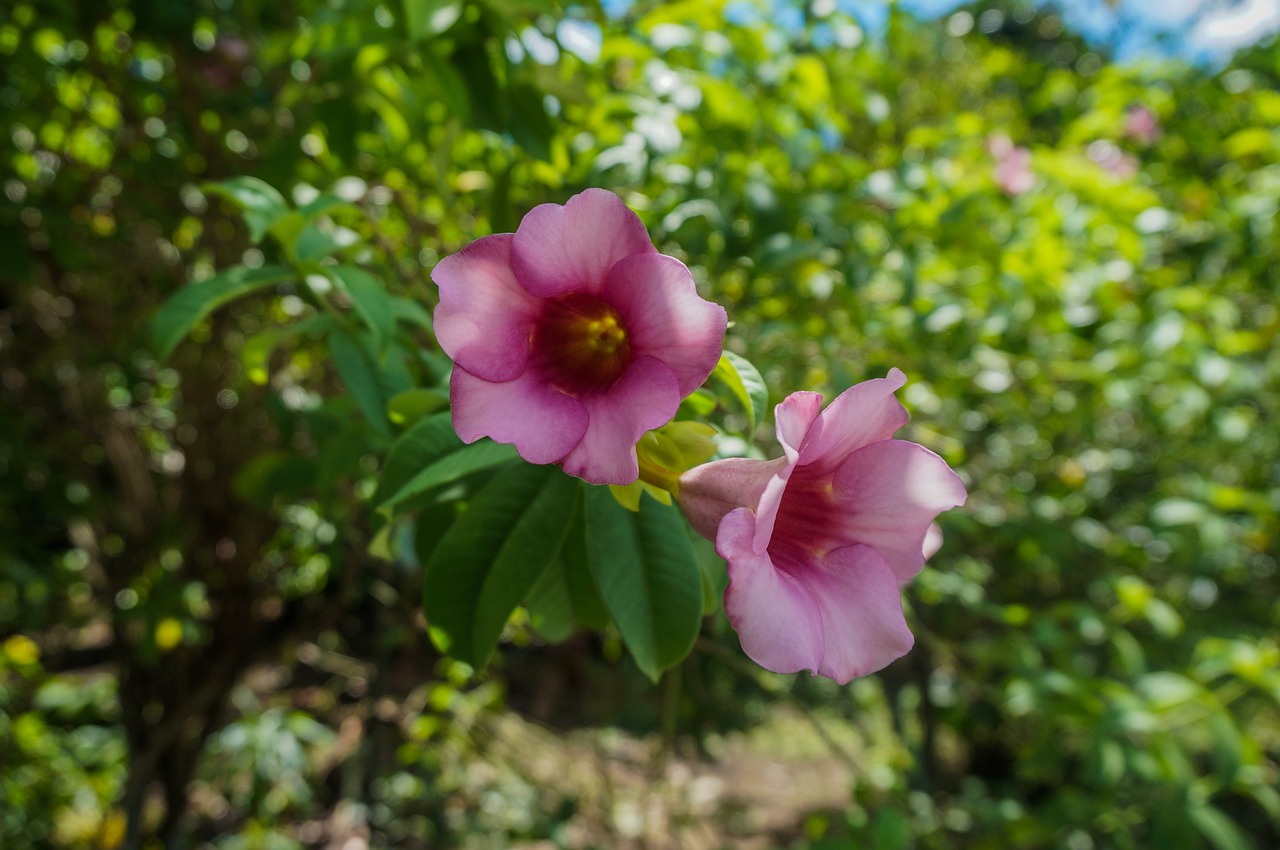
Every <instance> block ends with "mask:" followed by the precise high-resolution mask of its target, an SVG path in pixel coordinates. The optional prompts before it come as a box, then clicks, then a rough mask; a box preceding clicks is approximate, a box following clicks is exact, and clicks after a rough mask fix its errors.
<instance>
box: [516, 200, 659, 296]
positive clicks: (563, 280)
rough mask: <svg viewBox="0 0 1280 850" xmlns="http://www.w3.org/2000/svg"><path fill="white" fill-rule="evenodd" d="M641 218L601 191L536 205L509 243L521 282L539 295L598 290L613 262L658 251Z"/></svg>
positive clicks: (517, 275) (531, 291) (522, 221)
mask: <svg viewBox="0 0 1280 850" xmlns="http://www.w3.org/2000/svg"><path fill="white" fill-rule="evenodd" d="M657 250H658V249H657V248H654V247H653V243H652V242H651V241H649V234H648V232H647V231H646V230H645V229H644V224H643V223H641V221H640V218H639V216H637V215H636V214H635V213H633V212H632V211H631V210H629V209H627V205H626V204H624V203H623V202H622V199H621V198H619V197H618V196H617V195H615V194H613V193H612V192H609V191H606V190H604V189H587V190H586V191H584V192H582V193H580V194H577V195H574V196H573V197H572V198H570V199H569V200H568V202H566V203H565V204H564V206H560V205H559V204H542V205H540V206H537V207H534V208H533V209H532V210H530V211H529V213H528V215H526V216H525V217H524V219H523V220H521V222H520V226H519V228H517V229H516V233H515V239H514V241H513V243H512V249H511V258H512V267H513V268H514V269H515V274H516V278H517V279H518V280H519V281H520V284H521V285H522V286H523V287H524V288H525V289H526V290H527V291H528V292H530V293H531V294H533V295H536V296H538V297H540V298H549V297H552V296H556V295H564V294H566V293H569V292H586V293H589V294H592V295H595V294H597V293H599V291H600V288H601V286H603V285H604V280H605V275H606V274H608V272H609V269H610V268H612V267H613V264H614V263H616V262H618V260H621V259H622V258H624V257H629V256H631V255H632V254H644V253H657Z"/></svg>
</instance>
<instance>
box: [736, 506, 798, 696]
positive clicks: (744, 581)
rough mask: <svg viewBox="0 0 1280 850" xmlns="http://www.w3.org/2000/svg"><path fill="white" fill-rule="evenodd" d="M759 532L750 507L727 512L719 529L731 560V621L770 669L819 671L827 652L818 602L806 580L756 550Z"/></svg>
mask: <svg viewBox="0 0 1280 850" xmlns="http://www.w3.org/2000/svg"><path fill="white" fill-rule="evenodd" d="M755 534H756V529H755V517H754V516H753V515H752V513H751V511H749V510H747V509H746V508H739V509H737V510H735V511H733V512H732V513H730V514H728V515H727V516H726V517H725V518H724V520H723V521H722V522H721V523H720V530H719V532H718V533H717V534H716V551H717V552H719V553H720V556H721V557H723V558H724V559H725V560H726V561H728V562H729V586H728V588H727V589H726V590H725V592H724V610H725V613H726V614H728V616H729V622H730V623H731V624H732V625H733V628H734V630H735V631H736V632H737V633H738V640H739V641H740V642H741V643H742V650H743V652H745V653H746V654H747V655H749V656H750V657H751V660H753V661H755V662H756V663H757V664H759V665H760V666H761V667H764V668H765V669H766V670H772V671H773V672H775V673H795V672H797V671H800V670H810V671H816V670H817V669H818V668H819V666H820V664H821V662H822V655H823V633H822V615H821V612H820V609H819V607H818V604H817V602H816V600H814V598H813V594H812V593H810V592H809V589H808V588H807V587H806V586H805V585H804V584H802V583H801V582H799V581H797V580H796V579H795V578H794V577H793V576H791V575H789V574H788V573H785V572H783V571H782V570H779V569H776V568H775V567H774V565H773V562H772V561H770V560H769V555H768V554H767V553H760V554H758V553H757V552H756V551H755V549H754V547H753V546H752V542H751V541H752V539H753V538H754V537H755Z"/></svg>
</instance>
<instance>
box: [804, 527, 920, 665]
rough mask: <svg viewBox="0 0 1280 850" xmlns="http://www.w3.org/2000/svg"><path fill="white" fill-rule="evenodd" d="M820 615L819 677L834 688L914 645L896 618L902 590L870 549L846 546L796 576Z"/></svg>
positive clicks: (899, 616) (903, 622)
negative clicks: (820, 659)
mask: <svg viewBox="0 0 1280 850" xmlns="http://www.w3.org/2000/svg"><path fill="white" fill-rule="evenodd" d="M797 580H798V581H800V582H802V583H803V584H804V585H805V587H806V588H807V589H808V591H809V592H810V594H812V597H813V600H814V602H815V603H816V604H817V606H818V610H819V613H820V615H821V617H822V637H823V644H822V646H823V652H822V661H821V663H820V664H819V665H818V669H817V671H816V672H817V673H818V675H819V676H829V677H831V678H832V679H835V680H836V681H837V682H839V683H840V684H842V685H843V684H844V683H846V682H848V681H849V680H850V679H853V678H855V677H857V676H866V675H868V674H870V673H874V672H875V671H877V670H879V669H881V668H882V667H885V666H886V665H888V664H889V662H891V661H893V660H894V659H895V658H901V657H902V656H903V655H906V654H907V651H908V650H910V649H911V647H912V645H913V644H914V643H915V638H914V637H913V636H912V634H911V630H910V629H909V628H907V621H906V618H905V617H903V615H902V591H901V590H900V589H899V586H898V579H897V578H896V577H895V576H894V574H893V570H892V569H891V568H890V567H889V564H888V563H886V562H885V560H884V558H882V557H880V554H879V553H878V552H877V551H876V550H875V549H873V548H871V547H870V546H847V547H845V548H843V549H837V550H835V551H834V552H830V553H828V554H827V556H826V558H825V559H824V560H823V563H822V564H821V565H816V564H815V565H814V566H812V568H810V569H809V570H806V571H804V572H802V573H800V574H799V575H798V579H797Z"/></svg>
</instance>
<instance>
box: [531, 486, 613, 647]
mask: <svg viewBox="0 0 1280 850" xmlns="http://www.w3.org/2000/svg"><path fill="white" fill-rule="evenodd" d="M525 605H526V607H528V609H529V619H530V620H531V621H532V623H533V627H534V628H535V629H537V631H538V634H540V635H542V636H543V637H544V638H546V639H547V640H549V641H551V642H552V643H558V642H559V641H562V640H564V639H565V638H567V637H568V636H569V635H570V634H572V633H573V631H574V630H575V629H577V628H579V627H582V628H588V629H603V628H604V627H605V626H607V625H608V624H609V620H610V618H609V610H608V609H607V608H605V605H604V600H602V599H601V598H600V591H599V590H598V589H597V588H596V583H595V581H594V580H593V579H592V578H591V566H590V563H589V560H588V558H587V540H586V527H585V524H584V518H583V511H582V508H581V505H579V507H578V509H577V510H575V511H574V518H573V525H572V526H571V527H570V529H569V534H568V536H567V537H566V538H565V541H564V545H563V546H562V547H561V549H560V557H559V558H557V559H556V562H555V563H554V564H552V565H551V569H549V570H547V572H546V573H545V574H544V575H543V576H542V579H541V580H540V581H539V582H538V583H537V585H535V586H534V588H533V590H532V591H530V592H529V597H528V598H527V599H526V600H525Z"/></svg>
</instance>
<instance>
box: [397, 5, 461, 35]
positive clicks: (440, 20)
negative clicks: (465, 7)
mask: <svg viewBox="0 0 1280 850" xmlns="http://www.w3.org/2000/svg"><path fill="white" fill-rule="evenodd" d="M403 2H404V25H405V30H407V33H408V36H409V38H410V40H412V41H420V40H422V39H424V38H429V37H431V36H433V35H439V34H440V33H442V32H444V31H445V30H447V29H449V27H451V26H453V25H454V23H456V22H457V20H458V18H459V17H461V15H462V3H460V2H459V0H403Z"/></svg>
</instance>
